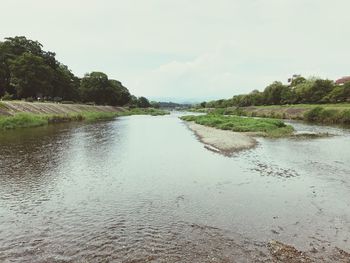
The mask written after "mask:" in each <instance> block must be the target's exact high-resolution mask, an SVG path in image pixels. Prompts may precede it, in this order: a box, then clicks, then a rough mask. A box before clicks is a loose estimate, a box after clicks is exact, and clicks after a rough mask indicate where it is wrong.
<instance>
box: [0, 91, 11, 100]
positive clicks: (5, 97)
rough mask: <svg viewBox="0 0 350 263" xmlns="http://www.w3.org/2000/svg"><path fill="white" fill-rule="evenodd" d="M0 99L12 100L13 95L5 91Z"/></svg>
mask: <svg viewBox="0 0 350 263" xmlns="http://www.w3.org/2000/svg"><path fill="white" fill-rule="evenodd" d="M1 100H13V95H11V94H10V93H8V92H5V94H4V96H2V97H1Z"/></svg>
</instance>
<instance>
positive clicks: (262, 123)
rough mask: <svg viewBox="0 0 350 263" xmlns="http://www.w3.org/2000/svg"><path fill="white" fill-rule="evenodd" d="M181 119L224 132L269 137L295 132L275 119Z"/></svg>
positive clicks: (196, 117)
mask: <svg viewBox="0 0 350 263" xmlns="http://www.w3.org/2000/svg"><path fill="white" fill-rule="evenodd" d="M181 119H182V120H185V121H194V122H195V123H197V124H201V125H205V126H209V127H214V128H218V129H222V130H231V131H235V132H255V133H262V134H264V135H266V136H268V137H283V136H289V135H291V134H292V133H293V131H294V129H293V127H292V126H290V125H286V124H285V123H284V122H282V121H280V120H275V119H256V118H245V117H239V116H224V115H218V114H207V115H200V116H193V115H190V116H183V117H181Z"/></svg>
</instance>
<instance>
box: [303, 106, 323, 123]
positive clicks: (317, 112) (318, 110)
mask: <svg viewBox="0 0 350 263" xmlns="http://www.w3.org/2000/svg"><path fill="white" fill-rule="evenodd" d="M323 110H324V109H323V108H322V107H315V108H313V109H311V110H309V111H307V112H305V114H304V119H305V120H307V121H318V120H319V118H320V116H321V114H322V112H323Z"/></svg>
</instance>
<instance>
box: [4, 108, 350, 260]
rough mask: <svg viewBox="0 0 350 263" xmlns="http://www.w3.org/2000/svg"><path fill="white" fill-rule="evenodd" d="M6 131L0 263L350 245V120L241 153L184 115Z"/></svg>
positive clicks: (202, 256)
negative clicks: (212, 143)
mask: <svg viewBox="0 0 350 263" xmlns="http://www.w3.org/2000/svg"><path fill="white" fill-rule="evenodd" d="M178 116H180V115H179V113H173V114H171V115H169V116H130V117H121V118H118V119H116V120H114V121H108V122H98V123H93V124H88V123H69V124H57V125H50V126H47V127H40V128H33V129H22V130H14V131H7V132H1V133H0V147H1V150H0V151H1V153H0V154H1V155H0V261H1V262H158V261H159V262H206V261H208V262H233V261H234V260H237V262H251V261H250V260H249V259H251V260H252V261H254V260H256V259H259V258H260V259H263V258H265V257H266V258H268V255H267V254H266V253H267V251H266V249H265V248H266V244H267V242H269V241H270V240H278V241H281V242H284V243H286V244H291V245H293V246H295V247H296V248H297V249H300V250H304V251H310V250H312V249H314V250H315V253H316V251H317V253H321V254H322V253H328V252H329V251H332V249H334V248H336V247H338V248H340V249H343V250H345V251H347V252H350V251H349V250H350V249H349V248H350V130H347V129H342V128H335V127H333V128H332V127H326V126H324V127H323V126H311V125H306V124H302V123H292V125H294V127H295V128H296V129H297V130H298V131H317V132H330V133H332V134H335V135H336V136H333V137H327V138H318V139H264V138H259V139H258V141H259V144H258V146H257V147H256V148H255V149H252V150H249V151H244V152H241V153H239V154H236V155H234V156H231V157H227V156H223V155H220V154H218V153H214V152H211V151H209V150H207V149H206V148H204V147H203V144H202V143H200V142H199V141H198V140H197V139H196V137H195V135H194V134H193V133H192V132H191V131H190V130H189V129H188V128H187V127H186V125H185V124H184V123H183V122H182V121H181V120H180V119H178Z"/></svg>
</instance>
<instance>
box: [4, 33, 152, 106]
mask: <svg viewBox="0 0 350 263" xmlns="http://www.w3.org/2000/svg"><path fill="white" fill-rule="evenodd" d="M42 47H43V46H42V44H40V43H39V42H38V41H33V40H30V39H27V38H26V37H24V36H18V37H10V38H5V41H3V42H0V97H2V96H4V95H5V94H9V95H6V98H9V97H10V96H12V98H13V99H26V98H32V99H33V100H39V99H40V100H45V101H52V100H53V101H55V102H59V101H75V102H78V101H82V102H93V103H95V104H99V105H113V106H116V105H118V106H123V105H126V104H130V105H135V107H142V108H146V107H150V106H151V104H150V103H149V102H148V100H147V99H146V98H144V97H140V98H139V99H136V102H135V101H133V100H132V96H131V94H130V93H129V91H128V89H127V88H126V87H124V86H123V85H122V83H121V82H119V81H117V80H113V79H108V76H107V75H106V74H104V73H102V72H91V73H88V74H86V75H85V76H84V77H83V78H82V79H80V78H78V77H77V76H75V75H74V74H73V73H72V72H71V71H70V69H69V68H68V67H67V66H66V65H64V64H62V63H60V62H59V61H57V60H56V54H55V53H54V52H50V51H44V50H43V49H42Z"/></svg>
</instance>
